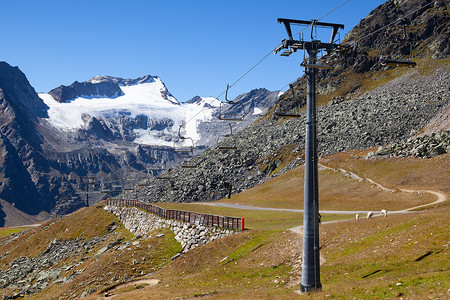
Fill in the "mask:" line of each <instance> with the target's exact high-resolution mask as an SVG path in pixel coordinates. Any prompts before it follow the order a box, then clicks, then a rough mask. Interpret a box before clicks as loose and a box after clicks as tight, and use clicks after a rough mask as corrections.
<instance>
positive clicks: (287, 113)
mask: <svg viewBox="0 0 450 300" xmlns="http://www.w3.org/2000/svg"><path fill="white" fill-rule="evenodd" d="M289 88H290V89H291V91H292V98H295V94H294V86H293V85H292V84H289ZM282 102H284V104H285V105H284V107H286V106H288V105H286V103H297V102H298V101H295V100H290V101H288V100H283V101H278V103H277V104H276V106H275V111H274V113H273V114H274V116H275V117H276V118H300V117H301V115H300V114H299V113H298V112H296V111H292V109H289V108H288V109H283V108H282V107H281V103H282Z"/></svg>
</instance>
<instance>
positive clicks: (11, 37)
mask: <svg viewBox="0 0 450 300" xmlns="http://www.w3.org/2000/svg"><path fill="white" fill-rule="evenodd" d="M343 2H345V0H316V1H303V0H302V1H301V0H277V1H269V0H227V1H214V0H209V1H206V0H190V1H188V0H176V1H161V0H160V1H153V0H130V1H119V0H97V1H93V0H90V1H87V0H77V1H72V0H57V1H56V0H40V1H36V0H14V1H12V0H8V1H7V0H0V11H1V12H2V13H1V17H0V61H6V62H8V63H9V64H11V65H13V66H18V67H19V68H20V69H21V70H22V71H23V72H24V73H25V75H26V76H27V77H28V80H29V81H30V83H31V85H32V86H33V87H34V88H35V89H36V91H37V92H48V91H49V90H51V89H52V88H55V87H57V86H59V85H61V84H64V85H69V84H71V83H72V82H74V81H75V80H78V81H86V80H88V79H90V78H91V77H93V76H95V75H111V76H117V77H123V78H136V77H139V76H143V75H147V74H150V75H157V76H159V77H161V79H162V80H163V81H164V82H165V84H166V85H167V88H168V89H169V91H170V92H171V93H172V94H173V95H174V96H175V97H176V98H177V99H178V100H179V101H182V102H184V101H187V100H189V99H190V98H192V97H193V96H196V95H200V96H204V97H207V96H214V97H215V96H218V95H220V94H221V93H222V92H223V91H224V90H225V87H226V84H227V83H233V82H235V81H236V80H237V79H238V78H239V77H241V76H242V75H243V74H244V73H245V72H246V71H248V70H249V69H250V68H251V67H252V66H254V65H255V64H256V63H257V62H258V61H259V60H260V59H262V58H263V57H264V56H265V55H266V54H268V53H269V52H270V51H271V50H273V49H274V48H275V47H276V46H277V45H278V44H279V43H280V42H281V40H282V39H283V38H286V32H285V29H284V26H283V25H282V24H278V23H277V18H292V19H302V20H310V19H318V18H321V17H322V16H324V15H325V14H327V13H328V12H329V11H331V10H332V9H334V8H336V7H337V6H338V5H340V4H342V3H343ZM383 2H385V1H384V0H370V1H361V0H350V1H349V2H347V3H346V4H345V5H343V6H342V7H340V8H339V9H337V10H336V11H334V12H333V13H331V14H330V15H328V16H327V17H325V18H324V19H322V20H321V21H323V22H330V23H342V24H344V25H345V29H344V30H343V32H342V33H341V37H342V38H343V37H344V35H345V33H348V32H349V31H350V29H351V28H352V27H353V26H355V25H356V24H357V23H358V22H359V21H360V19H362V18H364V17H365V16H366V15H368V14H369V13H370V11H371V10H373V9H374V8H375V7H377V6H378V5H380V4H382V3H383ZM302 58H303V56H302V54H294V55H291V56H290V57H289V58H286V57H280V56H278V55H274V54H271V55H270V56H269V57H267V59H265V60H264V61H263V62H262V63H261V64H260V65H258V66H257V67H256V68H255V69H254V70H253V71H252V72H250V73H249V74H248V75H247V76H246V77H245V78H243V79H242V80H241V81H239V83H237V84H236V85H235V86H233V88H232V89H231V90H230V92H229V93H230V98H234V97H235V96H237V95H239V94H242V93H245V92H248V91H250V90H251V89H254V88H261V87H264V88H267V89H269V90H279V89H281V88H283V87H284V86H285V85H286V84H288V83H289V82H291V81H293V80H295V79H296V78H297V77H299V76H301V75H302V70H301V69H300V68H299V64H300V62H301V60H302ZM221 100H223V97H221Z"/></svg>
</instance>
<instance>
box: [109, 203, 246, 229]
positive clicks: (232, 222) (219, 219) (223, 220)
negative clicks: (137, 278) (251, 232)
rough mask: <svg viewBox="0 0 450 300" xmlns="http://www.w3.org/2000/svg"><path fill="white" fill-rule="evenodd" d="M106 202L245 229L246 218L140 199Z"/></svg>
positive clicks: (161, 214)
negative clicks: (207, 212)
mask: <svg viewBox="0 0 450 300" xmlns="http://www.w3.org/2000/svg"><path fill="white" fill-rule="evenodd" d="M106 203H107V205H111V206H134V207H137V208H140V209H144V210H146V211H148V212H150V213H153V214H155V215H157V216H159V217H161V218H164V219H172V220H180V221H183V222H187V223H191V224H196V225H203V226H216V227H221V228H227V229H237V230H244V218H235V217H224V216H216V215H208V214H201V213H196V212H191V211H183V210H174V209H165V208H161V207H159V206H157V205H154V204H150V203H145V202H142V201H138V200H128V199H107V200H106Z"/></svg>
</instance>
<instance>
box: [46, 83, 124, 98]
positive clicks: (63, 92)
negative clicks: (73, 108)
mask: <svg viewBox="0 0 450 300" xmlns="http://www.w3.org/2000/svg"><path fill="white" fill-rule="evenodd" d="M49 94H50V95H52V97H53V98H54V99H55V100H56V101H58V102H60V103H61V102H66V101H68V100H71V99H74V98H76V97H82V96H83V97H94V98H98V97H114V96H116V97H117V96H120V95H122V90H121V89H120V87H119V85H118V84H115V83H112V82H108V81H103V82H99V83H91V82H78V81H75V82H74V83H72V84H71V85H69V86H64V85H61V86H59V87H57V88H56V89H53V90H51V91H50V92H49Z"/></svg>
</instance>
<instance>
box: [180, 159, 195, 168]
mask: <svg viewBox="0 0 450 300" xmlns="http://www.w3.org/2000/svg"><path fill="white" fill-rule="evenodd" d="M181 167H182V168H183V169H195V168H197V164H195V163H193V162H192V160H185V161H183V162H182V163H181Z"/></svg>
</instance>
